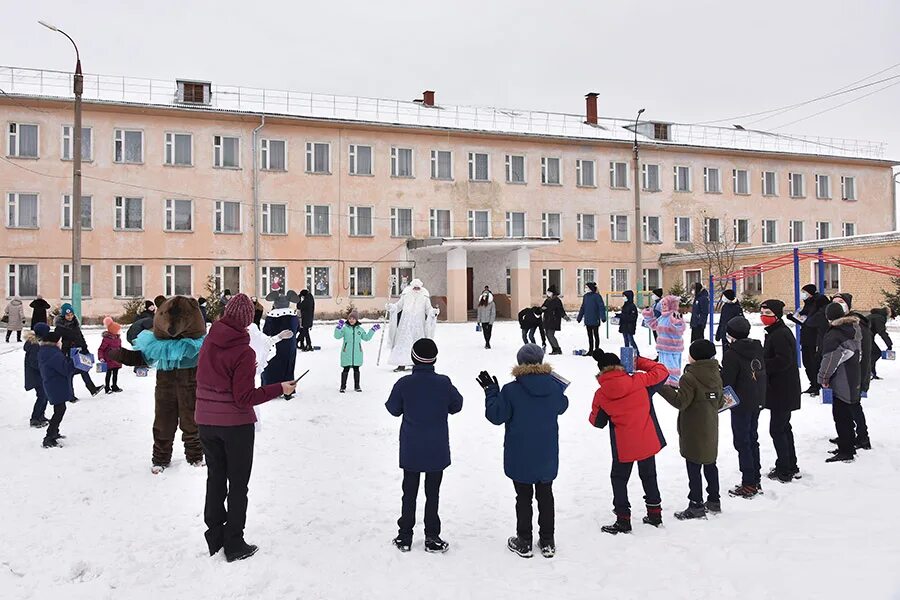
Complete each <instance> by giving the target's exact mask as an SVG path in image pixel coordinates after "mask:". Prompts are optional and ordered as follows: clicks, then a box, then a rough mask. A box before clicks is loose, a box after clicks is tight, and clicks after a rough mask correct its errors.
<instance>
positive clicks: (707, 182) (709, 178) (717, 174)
mask: <svg viewBox="0 0 900 600" xmlns="http://www.w3.org/2000/svg"><path fill="white" fill-rule="evenodd" d="M703 191H705V192H706V193H707V194H721V193H722V172H721V171H719V169H717V168H716V167H703Z"/></svg>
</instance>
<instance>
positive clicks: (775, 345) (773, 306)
mask: <svg viewBox="0 0 900 600" xmlns="http://www.w3.org/2000/svg"><path fill="white" fill-rule="evenodd" d="M760 312H761V313H762V314H761V318H762V322H763V325H765V326H766V340H765V344H764V345H763V356H764V358H765V367H766V375H767V379H766V408H767V409H768V410H769V435H771V436H772V443H773V444H774V446H775V454H776V455H777V459H776V460H775V468H774V469H772V470H771V471H770V472H769V478H770V479H777V480H778V481H781V482H782V483H789V482H790V481H792V480H793V478H794V477H795V476H797V475H798V474H799V473H800V468H799V467H798V466H797V451H796V449H795V448H794V432H793V430H792V429H791V413H792V412H793V411H795V410H799V409H800V368H799V367H798V366H797V340H796V338H795V337H794V334H793V333H791V329H790V327H788V326H787V325H786V324H785V323H784V321H783V320H782V317H783V316H784V302H782V301H781V300H775V299H771V300H766V301H765V302H763V303H762V304H761V305H760Z"/></svg>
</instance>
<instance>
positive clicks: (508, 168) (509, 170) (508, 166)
mask: <svg viewBox="0 0 900 600" xmlns="http://www.w3.org/2000/svg"><path fill="white" fill-rule="evenodd" d="M514 158H521V159H522V181H513V178H512V174H513V168H512V167H513V164H512V163H513V159H514ZM506 183H511V184H514V185H526V184H527V183H528V157H527V156H525V155H524V154H507V155H506Z"/></svg>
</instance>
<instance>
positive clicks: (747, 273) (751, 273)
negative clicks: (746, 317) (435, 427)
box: [741, 267, 765, 296]
mask: <svg viewBox="0 0 900 600" xmlns="http://www.w3.org/2000/svg"><path fill="white" fill-rule="evenodd" d="M741 272H742V273H743V274H744V276H743V277H741V293H743V294H751V295H753V296H760V295H762V293H763V291H764V290H765V282H764V281H763V272H762V270H761V269H758V268H757V269H749V268H747V267H742V268H741ZM751 277H758V278H759V289H758V290H757V289H752V290H751V289H749V288H748V286H747V281H748V280H749V279H750V278H751Z"/></svg>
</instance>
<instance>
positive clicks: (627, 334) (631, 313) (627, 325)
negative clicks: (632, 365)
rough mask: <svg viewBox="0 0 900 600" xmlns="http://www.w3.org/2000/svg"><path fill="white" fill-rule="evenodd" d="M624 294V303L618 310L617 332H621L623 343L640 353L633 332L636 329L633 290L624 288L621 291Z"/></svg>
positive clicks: (636, 319) (636, 317) (636, 311)
mask: <svg viewBox="0 0 900 600" xmlns="http://www.w3.org/2000/svg"><path fill="white" fill-rule="evenodd" d="M622 295H623V296H625V303H624V304H623V305H622V310H621V311H620V312H619V333H621V334H622V339H623V340H624V342H623V344H624V345H625V346H626V347H627V346H631V347H632V348H634V350H635V352H638V353H640V350H639V349H638V345H637V342H635V341H634V334H635V332H636V331H637V321H638V309H637V305H636V304H635V303H634V292H633V291H631V290H625V292H623V293H622Z"/></svg>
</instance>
